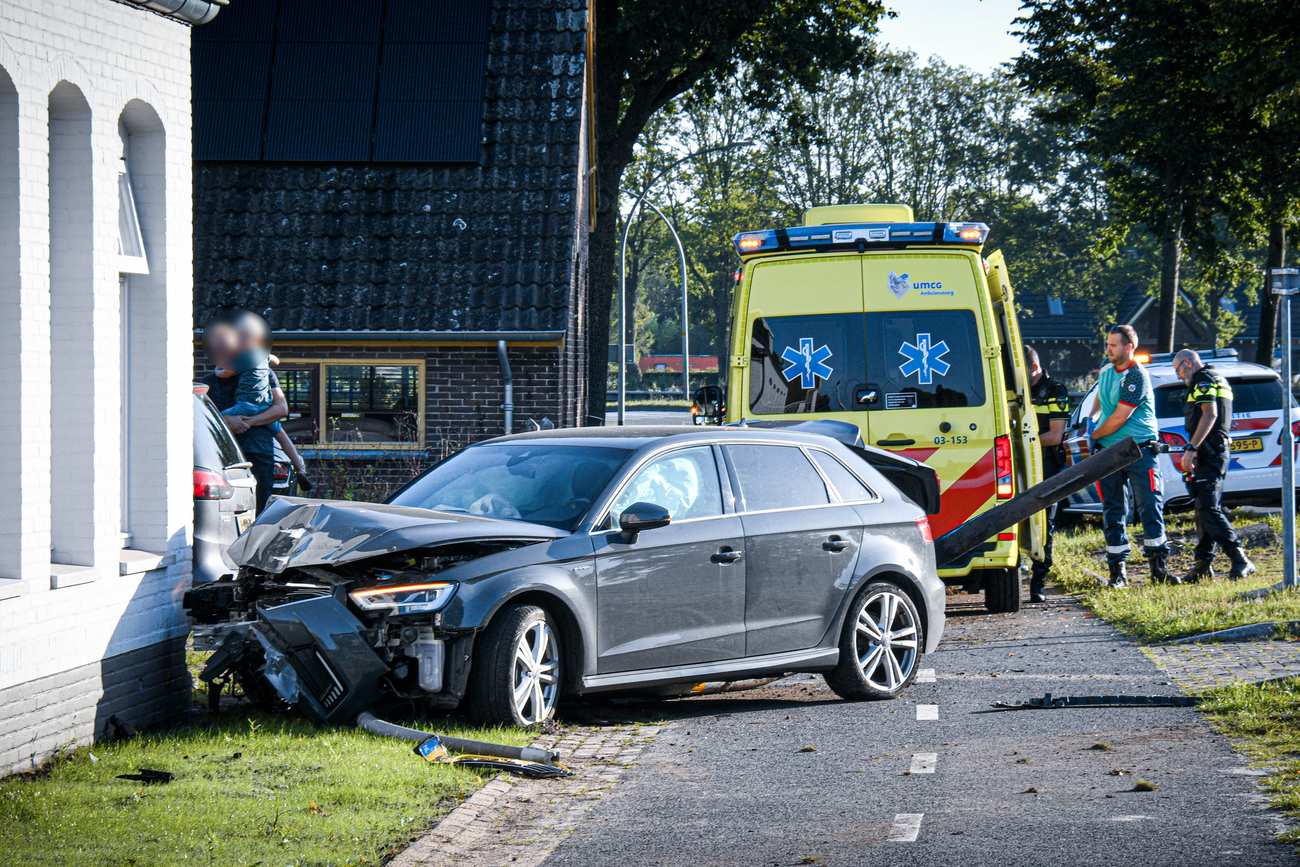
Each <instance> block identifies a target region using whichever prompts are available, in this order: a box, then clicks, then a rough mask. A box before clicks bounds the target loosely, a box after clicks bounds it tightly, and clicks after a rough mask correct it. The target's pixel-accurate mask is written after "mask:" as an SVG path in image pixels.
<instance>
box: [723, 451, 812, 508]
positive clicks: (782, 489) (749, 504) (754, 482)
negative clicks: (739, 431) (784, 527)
mask: <svg viewBox="0 0 1300 867" xmlns="http://www.w3.org/2000/svg"><path fill="white" fill-rule="evenodd" d="M726 448H727V454H728V456H729V457H730V458H731V463H732V465H733V466H734V467H735V468H736V476H737V478H738V480H739V482H740V493H741V496H742V497H743V498H744V501H745V508H746V509H747V510H748V511H751V512H758V511H763V510H765V509H790V508H794V507H796V506H820V505H824V504H825V503H829V502H830V497H829V496H828V495H827V493H826V483H825V482H823V481H822V477H821V476H819V475H818V474H817V470H815V469H814V468H813V465H812V464H810V463H808V459H807V458H806V457H804V454H803V452H802V451H801V450H800V449H797V448H795V447H793V446H727V447H726Z"/></svg>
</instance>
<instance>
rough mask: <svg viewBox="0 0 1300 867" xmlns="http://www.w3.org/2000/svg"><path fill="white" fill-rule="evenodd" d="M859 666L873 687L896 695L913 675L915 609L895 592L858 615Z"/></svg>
mask: <svg viewBox="0 0 1300 867" xmlns="http://www.w3.org/2000/svg"><path fill="white" fill-rule="evenodd" d="M856 625H857V641H856V644H857V651H858V665H859V666H860V667H861V668H862V676H863V677H865V678H866V679H867V682H868V683H870V684H871V686H872V687H874V688H876V689H878V690H881V691H883V692H894V691H895V690H897V689H899V688H901V687H902V685H903V684H904V683H906V682H907V679H908V678H909V677H910V676H911V674H912V669H913V667H915V665H916V660H917V637H918V636H917V629H916V622H915V621H914V620H913V618H912V613H911V609H910V608H908V606H907V605H906V603H904V601H903V599H902V597H901V596H900V595H899V594H898V593H895V592H892V591H888V590H885V591H881V592H879V593H875V594H873V595H872V596H871V597H870V598H868V599H867V603H866V604H865V605H863V606H862V610H861V611H859V612H858V622H857V624H856Z"/></svg>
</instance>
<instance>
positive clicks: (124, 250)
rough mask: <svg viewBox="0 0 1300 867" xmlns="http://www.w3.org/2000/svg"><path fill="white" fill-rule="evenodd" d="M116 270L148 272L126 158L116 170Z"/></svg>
mask: <svg viewBox="0 0 1300 867" xmlns="http://www.w3.org/2000/svg"><path fill="white" fill-rule="evenodd" d="M117 271H118V273H119V274H148V273H149V259H148V257H147V256H146V255H145V252H144V235H143V233H141V231H140V213H139V211H137V210H136V207H135V193H134V191H133V190H132V189H131V173H130V172H129V171H127V168H126V158H125V157H123V158H122V165H121V167H120V168H118V170H117Z"/></svg>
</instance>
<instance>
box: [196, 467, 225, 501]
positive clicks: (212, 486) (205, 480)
mask: <svg viewBox="0 0 1300 867" xmlns="http://www.w3.org/2000/svg"><path fill="white" fill-rule="evenodd" d="M234 495H235V489H234V488H232V487H231V486H230V482H227V481H226V477H225V476H223V475H222V474H221V473H219V472H217V471H216V470H202V469H199V468H198V467H195V468H194V499H196V500H229V499H230V498H231V497H233V496H234Z"/></svg>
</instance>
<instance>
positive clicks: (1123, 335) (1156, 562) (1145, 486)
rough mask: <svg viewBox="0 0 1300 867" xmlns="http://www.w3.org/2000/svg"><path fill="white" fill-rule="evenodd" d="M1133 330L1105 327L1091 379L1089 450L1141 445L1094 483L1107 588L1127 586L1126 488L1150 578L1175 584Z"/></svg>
mask: <svg viewBox="0 0 1300 867" xmlns="http://www.w3.org/2000/svg"><path fill="white" fill-rule="evenodd" d="M1137 348H1138V341H1137V332H1136V331H1134V330H1133V326H1132V325H1114V326H1111V329H1110V333H1109V334H1107V335H1106V360H1107V361H1109V362H1110V364H1108V365H1106V366H1105V367H1104V368H1102V371H1101V378H1100V379H1099V380H1098V382H1097V411H1099V412H1100V413H1101V420H1100V422H1099V423H1098V425H1097V427H1096V428H1095V429H1094V430H1093V432H1092V440H1093V447H1094V448H1105V447H1106V446H1113V445H1116V444H1117V443H1119V442H1121V441H1123V440H1124V439H1125V438H1126V437H1132V438H1133V441H1134V442H1136V443H1137V444H1138V446H1139V447H1140V448H1141V449H1142V457H1140V458H1138V460H1137V461H1135V462H1134V463H1131V464H1129V465H1128V466H1127V467H1125V468H1124V469H1122V470H1118V471H1117V472H1114V473H1111V474H1110V475H1109V476H1106V478H1104V479H1102V480H1101V481H1100V482H1098V483H1097V487H1098V489H1099V491H1100V492H1101V506H1102V512H1101V514H1102V524H1103V526H1104V531H1105V534H1106V563H1107V565H1109V566H1110V586H1111V587H1127V586H1128V573H1127V571H1126V570H1125V568H1124V564H1125V562H1126V561H1127V560H1128V555H1129V544H1128V516H1129V510H1128V497H1127V495H1126V493H1125V488H1126V487H1131V488H1132V490H1133V494H1134V496H1135V497H1136V498H1137V513H1138V517H1139V518H1140V519H1141V521H1142V535H1143V540H1142V547H1143V553H1145V554H1146V557H1147V563H1148V565H1150V567H1151V580H1152V581H1155V582H1159V583H1165V582H1168V581H1173V582H1174V583H1177V582H1178V579H1177V578H1175V577H1173V576H1171V575H1170V574H1169V569H1168V566H1167V563H1168V558H1169V543H1168V540H1166V539H1165V504H1164V484H1163V483H1162V481H1161V479H1160V467H1159V465H1158V464H1157V463H1156V456H1157V455H1158V454H1159V452H1158V450H1157V444H1158V443H1157V440H1158V437H1159V435H1160V432H1159V429H1158V428H1157V427H1156V413H1155V395H1154V393H1153V392H1152V390H1151V377H1150V376H1148V375H1147V372H1146V369H1145V368H1143V367H1142V365H1140V364H1138V362H1137V359H1136V358H1135V356H1136V354H1137Z"/></svg>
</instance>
